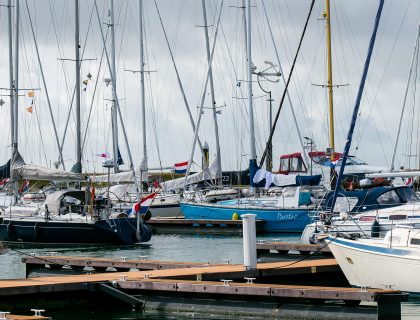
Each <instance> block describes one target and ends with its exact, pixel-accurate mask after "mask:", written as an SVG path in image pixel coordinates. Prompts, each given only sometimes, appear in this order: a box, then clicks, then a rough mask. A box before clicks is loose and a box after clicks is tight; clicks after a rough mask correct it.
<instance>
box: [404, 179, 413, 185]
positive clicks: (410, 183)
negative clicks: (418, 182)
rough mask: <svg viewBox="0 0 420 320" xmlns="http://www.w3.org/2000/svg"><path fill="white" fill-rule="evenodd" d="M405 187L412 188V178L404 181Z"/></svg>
mask: <svg viewBox="0 0 420 320" xmlns="http://www.w3.org/2000/svg"><path fill="white" fill-rule="evenodd" d="M405 185H406V186H407V187H412V186H413V178H408V179H407V180H406V181H405Z"/></svg>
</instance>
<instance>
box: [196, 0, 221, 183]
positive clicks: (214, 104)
mask: <svg viewBox="0 0 420 320" xmlns="http://www.w3.org/2000/svg"><path fill="white" fill-rule="evenodd" d="M201 4H202V7H203V20H204V35H205V38H206V53H207V63H208V64H209V80H210V94H211V104H212V108H213V123H214V135H215V137H216V157H217V174H216V177H217V178H218V184H219V186H221V185H222V179H221V177H222V159H221V154H220V141H219V126H218V124H217V112H216V99H215V95H214V83H213V72H212V68H211V63H210V43H209V31H208V25H207V12H206V1H205V0H201Z"/></svg>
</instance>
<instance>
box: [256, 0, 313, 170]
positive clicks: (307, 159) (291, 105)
mask: <svg viewBox="0 0 420 320" xmlns="http://www.w3.org/2000/svg"><path fill="white" fill-rule="evenodd" d="M261 2H262V5H263V9H264V15H265V18H266V20H267V25H268V30H269V32H270V38H271V42H272V44H273V47H274V52H275V54H276V58H277V64H278V66H279V71H280V74H282V75H283V77H281V78H282V80H283V84H284V86H285V87H286V79H285V77H284V72H283V68H282V64H281V61H280V55H279V51H278V50H277V45H276V41H275V40H274V36H273V30H272V29H271V23H270V20H269V19H268V14H267V10H266V8H265V4H264V1H261ZM270 92H271V91H270ZM286 95H287V100H288V102H289V105H290V110H291V111H292V116H293V122H294V123H295V128H296V133H297V136H298V139H299V143H300V148H301V149H302V155H303V158H304V160H305V163H306V164H307V165H308V167H309V166H310V165H311V162H312V160H311V159H310V158H309V156H308V154H307V151H306V149H305V146H304V144H303V140H302V134H301V132H300V128H299V124H298V122H297V118H296V112H295V108H294V106H293V103H292V99H291V98H290V94H289V90H287V92H286ZM269 100H270V118H271V103H272V99H271V94H270V98H269ZM271 125H272V120H271V119H270V129H271ZM270 148H273V146H272V144H270ZM271 153H272V149H271ZM271 156H272V154H271ZM267 158H268V156H267ZM271 160H272V159H271ZM267 161H268V160H267ZM271 163H272V162H271ZM267 170H268V169H267ZM270 171H271V170H270Z"/></svg>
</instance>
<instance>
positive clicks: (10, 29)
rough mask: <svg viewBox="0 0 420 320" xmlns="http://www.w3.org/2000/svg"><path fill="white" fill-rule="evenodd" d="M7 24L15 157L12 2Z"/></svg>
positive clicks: (11, 135)
mask: <svg viewBox="0 0 420 320" xmlns="http://www.w3.org/2000/svg"><path fill="white" fill-rule="evenodd" d="M7 22H8V26H9V86H10V89H9V94H10V142H11V146H12V148H11V150H12V157H13V145H14V142H15V138H14V136H15V132H14V131H15V128H14V125H15V120H14V119H15V117H14V115H15V114H14V102H13V95H14V90H13V40H12V0H9V1H8V2H7Z"/></svg>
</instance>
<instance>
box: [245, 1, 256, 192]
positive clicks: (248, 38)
mask: <svg viewBox="0 0 420 320" xmlns="http://www.w3.org/2000/svg"><path fill="white" fill-rule="evenodd" d="M246 20H247V21H246V23H247V24H246V27H247V32H246V53H247V54H246V56H247V75H248V77H247V79H248V108H249V110H248V112H249V136H250V139H249V156H250V158H249V170H250V186H251V188H253V187H254V182H253V176H254V170H256V165H257V152H256V149H255V132H254V108H253V106H252V54H251V0H247V6H246Z"/></svg>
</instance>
